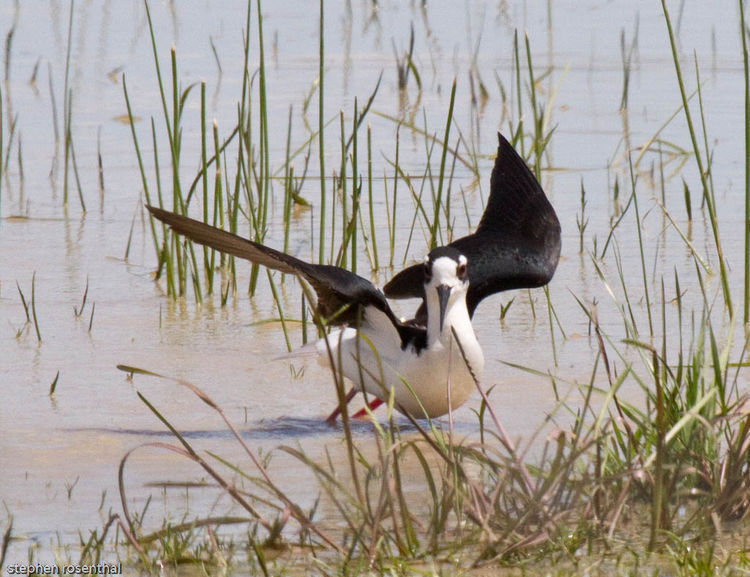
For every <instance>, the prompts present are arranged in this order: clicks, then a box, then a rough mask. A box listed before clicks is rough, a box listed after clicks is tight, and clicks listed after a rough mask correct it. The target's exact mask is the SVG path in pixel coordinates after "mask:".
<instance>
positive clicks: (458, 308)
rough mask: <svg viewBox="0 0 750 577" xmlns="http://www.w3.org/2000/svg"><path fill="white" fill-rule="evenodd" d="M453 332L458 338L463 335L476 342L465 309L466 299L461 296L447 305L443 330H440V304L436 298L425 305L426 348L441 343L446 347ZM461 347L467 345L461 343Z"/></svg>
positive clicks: (469, 318)
mask: <svg viewBox="0 0 750 577" xmlns="http://www.w3.org/2000/svg"><path fill="white" fill-rule="evenodd" d="M453 330H455V331H456V334H457V335H459V336H462V335H465V336H466V337H468V338H469V339H470V340H476V337H475V336H474V328H473V327H472V325H471V317H469V310H468V309H467V308H466V298H465V297H464V296H462V297H461V298H459V299H456V300H455V301H453V302H450V303H448V307H447V308H446V310H445V318H444V319H443V330H442V331H441V330H440V304H439V303H438V301H437V298H434V299H431V301H430V302H428V303H427V346H428V348H429V347H431V346H434V345H435V344H436V343H442V344H443V345H444V346H447V345H448V344H449V343H450V342H451V339H452V338H453ZM461 344H462V346H463V345H464V344H468V343H463V342H462V343H461Z"/></svg>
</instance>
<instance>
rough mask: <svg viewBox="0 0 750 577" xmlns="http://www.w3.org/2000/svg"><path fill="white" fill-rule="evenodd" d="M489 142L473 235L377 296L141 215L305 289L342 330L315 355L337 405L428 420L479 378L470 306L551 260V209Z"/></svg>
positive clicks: (456, 402) (461, 398)
mask: <svg viewBox="0 0 750 577" xmlns="http://www.w3.org/2000/svg"><path fill="white" fill-rule="evenodd" d="M498 138H499V141H500V144H499V146H498V150H497V159H496V160H495V166H494V168H493V170H492V177H491V182H490V198H489V201H488V202H487V207H486V209H485V211H484V214H483V216H482V219H481V220H480V222H479V226H478V227H477V230H476V231H475V232H474V233H473V234H470V235H468V236H465V237H463V238H460V239H458V240H456V241H454V242H452V243H451V244H450V245H448V246H445V247H440V248H436V249H434V250H432V251H431V252H430V253H429V254H428V255H427V257H425V260H424V263H423V264H421V265H414V266H411V267H409V268H407V269H405V270H403V271H401V272H400V273H399V274H397V275H396V276H395V277H394V278H393V279H392V280H391V281H390V282H389V283H388V284H386V285H385V287H384V293H383V292H381V291H380V290H378V289H377V288H376V287H375V286H374V285H373V284H372V283H371V282H370V281H368V280H366V279H364V278H362V277H360V276H357V275H356V274H354V273H352V272H350V271H348V270H345V269H342V268H339V267H335V266H330V265H318V264H311V263H307V262H304V261H302V260H299V259H298V258H296V257H293V256H291V255H288V254H285V253H283V252H279V251H277V250H274V249H272V248H269V247H267V246H264V245H261V244H259V243H256V242H253V241H250V240H247V239H244V238H241V237H239V236H236V235H234V234H231V233H228V232H226V231H223V230H221V229H218V228H215V227H213V226H210V225H207V224H204V223H202V222H200V221H197V220H193V219H191V218H188V217H185V216H181V215H178V214H175V213H172V212H167V211H164V210H161V209H159V208H155V207H152V206H149V207H148V209H149V210H150V211H151V214H153V215H154V216H155V217H156V218H158V219H159V220H161V221H163V222H164V223H166V224H168V225H169V226H170V227H171V228H172V230H174V231H175V232H176V233H179V234H182V235H184V236H186V237H188V238H189V239H191V240H193V241H196V242H198V243H201V244H205V245H207V246H210V247H212V248H214V249H216V250H219V251H222V252H226V253H228V254H232V255H234V256H237V257H240V258H245V259H248V260H250V261H252V262H254V263H257V264H262V265H264V266H267V267H268V268H272V269H276V270H279V271H281V272H284V273H290V274H294V275H297V276H299V277H301V278H302V279H304V280H305V281H307V282H308V283H309V284H310V285H311V286H312V288H313V289H314V290H315V292H316V294H317V299H318V302H317V306H316V312H317V314H318V315H319V316H320V317H322V318H324V319H330V324H335V325H344V326H343V328H340V329H338V330H337V331H335V332H333V333H331V334H330V335H328V337H327V344H326V340H325V339H324V340H321V341H320V342H319V343H318V352H319V353H320V354H321V356H322V357H323V358H325V359H332V360H333V362H334V363H335V364H336V368H337V370H339V371H341V373H342V374H343V375H344V376H346V377H347V378H349V379H350V380H351V381H352V382H353V383H354V388H353V389H352V390H351V391H350V393H349V394H348V395H347V398H346V400H347V402H348V401H349V400H351V398H352V397H353V396H354V394H355V393H356V392H357V391H362V390H364V391H367V393H368V394H369V395H372V396H374V397H375V401H374V402H373V403H371V404H370V406H371V407H376V406H377V405H378V404H380V401H381V400H387V399H388V398H389V395H390V394H393V396H394V399H395V404H396V407H397V408H398V409H399V410H401V411H402V412H405V413H408V414H410V415H412V416H414V417H417V418H423V417H425V416H428V417H437V416H440V415H444V414H446V413H447V412H449V411H450V410H452V409H455V408H457V407H458V406H460V405H461V404H463V403H464V402H465V401H466V399H467V398H468V397H469V395H470V394H471V393H472V391H473V390H474V387H475V385H474V381H475V379H476V378H479V376H480V375H481V372H482V368H483V366H484V355H483V354H482V349H481V347H480V346H479V342H478V341H477V338H476V336H475V334H474V329H473V327H472V325H471V317H472V316H473V314H474V311H475V309H476V307H477V305H478V304H479V302H480V301H481V300H482V299H484V298H485V297H487V296H489V295H491V294H494V293H496V292H499V291H503V290H508V289H516V288H532V287H538V286H541V285H544V284H546V283H547V282H549V280H550V279H551V278H552V275H553V274H554V272H555V268H556V267H557V261H558V259H559V256H560V223H559V221H558V219H557V216H556V215H555V211H554V209H553V208H552V206H551V205H550V203H549V201H548V200H547V197H546V196H545V194H544V191H543V190H542V188H541V186H540V185H539V183H538V182H537V180H536V178H534V175H533V174H532V173H531V171H530V170H529V169H528V167H527V166H526V164H525V163H524V161H523V159H522V158H521V157H520V156H518V154H517V153H516V151H515V150H513V147H512V146H511V145H510V143H508V141H507V140H505V138H503V137H502V135H500V134H498ZM386 296H387V297H389V298H395V299H399V298H409V297H417V298H422V305H421V306H420V307H419V309H418V311H417V313H416V315H415V318H414V319H412V320H409V321H402V320H399V319H398V318H396V315H395V314H394V313H393V311H392V310H391V308H390V306H389V305H388V301H387V300H386ZM456 340H457V341H458V345H460V347H459V346H457V344H456ZM329 350H330V354H329ZM391 391H392V393H391ZM337 414H338V410H337V411H334V412H333V413H332V414H331V416H330V417H329V421H332V420H334V419H335V418H336V416H337Z"/></svg>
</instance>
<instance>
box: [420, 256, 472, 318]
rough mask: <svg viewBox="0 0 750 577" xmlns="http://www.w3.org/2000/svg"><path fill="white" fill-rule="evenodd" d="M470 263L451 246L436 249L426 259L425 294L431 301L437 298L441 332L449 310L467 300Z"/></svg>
mask: <svg viewBox="0 0 750 577" xmlns="http://www.w3.org/2000/svg"><path fill="white" fill-rule="evenodd" d="M467 267H468V261H467V259H466V257H465V256H464V255H463V254H461V252H460V251H458V250H456V249H455V248H453V247H450V246H444V247H440V248H436V249H434V250H432V251H430V253H429V254H428V255H427V256H426V257H425V259H424V293H425V296H426V298H427V300H428V302H429V301H431V300H433V299H434V298H435V295H436V296H437V302H438V305H439V307H440V309H439V310H440V332H442V331H443V322H444V321H445V313H446V311H447V310H448V308H449V307H450V306H451V305H452V304H453V303H455V302H457V301H458V300H462V299H466V291H467V290H468V288H469V274H468V268H467Z"/></svg>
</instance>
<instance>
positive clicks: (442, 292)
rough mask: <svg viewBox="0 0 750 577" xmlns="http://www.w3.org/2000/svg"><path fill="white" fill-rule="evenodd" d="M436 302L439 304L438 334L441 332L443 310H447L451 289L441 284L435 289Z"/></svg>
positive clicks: (443, 317)
mask: <svg viewBox="0 0 750 577" xmlns="http://www.w3.org/2000/svg"><path fill="white" fill-rule="evenodd" d="M436 290H437V294H438V302H440V332H441V333H442V332H443V321H445V309H446V308H448V297H450V296H451V287H449V286H448V285H447V284H441V285H440V286H439V287H437V289H436Z"/></svg>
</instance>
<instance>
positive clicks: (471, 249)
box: [383, 133, 560, 319]
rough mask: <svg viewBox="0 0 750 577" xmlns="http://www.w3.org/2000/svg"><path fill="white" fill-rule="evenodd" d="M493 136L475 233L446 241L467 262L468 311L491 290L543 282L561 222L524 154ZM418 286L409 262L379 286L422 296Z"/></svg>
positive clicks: (556, 254)
mask: <svg viewBox="0 0 750 577" xmlns="http://www.w3.org/2000/svg"><path fill="white" fill-rule="evenodd" d="M497 136H498V140H499V145H498V148H497V158H496V159H495V167H494V168H493V170H492V177H491V180H490V198H489V201H488V202H487V207H486V208H485V210H484V214H483V215H482V219H481V220H480V222H479V226H478V227H477V230H476V232H474V234H470V235H468V236H465V237H463V238H460V239H458V240H456V241H454V242H452V243H451V244H450V245H449V246H452V247H454V248H457V249H458V250H460V251H461V252H462V253H463V254H464V256H466V258H467V259H468V261H469V267H468V269H469V291H468V294H467V296H466V304H467V307H468V309H469V314H470V315H473V314H474V310H475V309H476V307H477V305H478V304H479V302H480V301H481V300H482V299H483V298H485V297H487V296H489V295H491V294H494V293H496V292H500V291H504V290H510V289H518V288H533V287H538V286H542V285H544V284H547V283H548V282H549V281H550V279H551V278H552V275H553V274H554V273H555V269H556V268H557V261H558V260H559V258H560V222H559V221H558V219H557V215H556V214H555V210H554V209H553V208H552V205H551V204H550V203H549V200H547V196H546V195H545V194H544V191H543V190H542V187H541V186H540V185H539V182H538V181H537V180H536V178H535V177H534V175H533V174H532V173H531V171H530V170H529V168H528V167H527V166H526V163H525V162H524V161H523V159H522V158H521V157H520V156H519V155H518V153H517V152H516V151H515V150H514V149H513V147H512V146H511V145H510V143H509V142H508V141H507V140H506V139H505V138H504V137H503V136H502V135H501V134H500V133H498V135H497ZM423 287H424V280H423V272H422V267H421V266H420V265H414V266H411V267H409V268H407V269H404V270H403V271H401V272H400V273H398V274H397V275H396V276H395V277H393V279H391V281H390V282H389V283H388V284H386V285H385V287H384V289H383V290H384V292H385V295H386V296H387V297H388V298H397V299H398V298H412V297H422V298H423V297H424V294H423V291H424V288H423ZM420 310H422V311H423V310H424V307H421V309H420ZM419 317H420V313H418V314H417V318H418V319H419Z"/></svg>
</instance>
